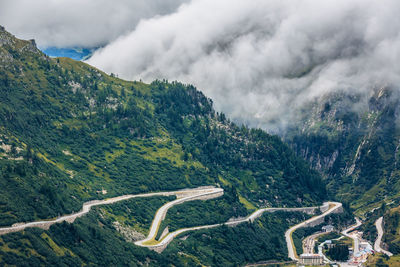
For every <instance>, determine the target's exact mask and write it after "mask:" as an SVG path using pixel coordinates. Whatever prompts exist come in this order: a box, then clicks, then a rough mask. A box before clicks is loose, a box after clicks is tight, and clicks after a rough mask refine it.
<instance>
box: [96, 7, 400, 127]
mask: <svg viewBox="0 0 400 267" xmlns="http://www.w3.org/2000/svg"><path fill="white" fill-rule="evenodd" d="M398 11H400V2H399V1H397V0H381V1H375V0H324V1H314V0H297V1H291V0H269V1H265V0H252V1H246V0H219V1H215V0H193V1H192V2H190V3H189V4H186V5H183V6H181V7H180V8H179V9H178V10H177V11H176V12H175V13H173V14H168V15H165V16H159V17H154V18H151V19H147V20H142V21H141V22H140V23H139V24H138V26H137V27H136V28H135V30H133V31H131V32H130V33H128V34H126V35H124V36H122V37H120V38H118V39H117V40H116V41H114V42H112V43H111V44H109V45H108V46H106V47H105V48H104V49H101V50H99V51H97V52H96V53H95V54H94V56H93V57H92V58H91V59H90V60H89V61H88V62H89V63H90V64H93V65H95V66H97V67H99V68H101V69H104V70H106V71H108V72H113V73H117V74H119V75H120V77H124V78H127V79H143V80H145V81H151V80H153V79H164V78H165V79H169V80H179V81H184V82H187V83H192V84H194V85H196V86H197V87H198V88H199V89H200V90H202V91H203V92H205V93H206V95H208V96H209V97H211V98H212V99H213V100H214V103H215V104H216V108H217V110H221V111H224V112H226V113H227V114H228V115H230V117H232V118H234V119H236V120H237V121H242V122H247V123H249V124H250V125H252V126H260V127H263V128H266V129H269V130H276V129H277V128H280V127H285V125H286V124H290V123H291V120H293V118H295V116H294V115H295V113H296V112H298V108H299V107H301V106H302V105H304V104H305V103H306V102H307V101H310V100H311V99H315V98H318V97H321V96H323V95H324V94H327V93H330V92H335V91H338V90H345V91H351V92H367V91H368V90H370V89H371V88H372V87H374V86H380V85H382V84H396V83H398V82H399V80H400V79H399V78H400V77H399V74H400V64H398V62H400V36H399V33H400V16H399V15H398Z"/></svg>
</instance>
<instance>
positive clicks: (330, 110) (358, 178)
mask: <svg viewBox="0 0 400 267" xmlns="http://www.w3.org/2000/svg"><path fill="white" fill-rule="evenodd" d="M399 101H400V97H399V94H398V90H396V89H394V88H391V87H382V88H377V89H375V90H372V93H371V95H370V96H367V97H366V96H365V95H358V94H356V93H354V94H349V93H338V94H335V95H328V96H326V97H325V98H324V99H322V100H321V101H320V102H319V103H313V104H310V106H309V107H307V108H305V109H304V113H303V117H302V119H301V120H300V123H299V124H298V126H297V127H293V128H292V129H290V130H289V131H288V132H287V133H286V140H288V141H289V142H290V143H291V145H292V147H293V148H294V149H295V151H296V152H297V154H298V155H300V156H302V157H303V158H305V159H307V160H308V161H309V162H310V163H311V164H312V166H313V167H314V168H315V169H317V170H319V171H321V173H323V174H324V176H325V177H326V179H327V182H328V184H329V185H328V188H329V189H330V191H332V192H334V194H335V195H336V196H337V198H338V199H339V200H341V201H345V202H349V203H351V204H352V207H353V208H355V209H358V211H357V213H358V214H363V213H365V212H367V211H368V210H370V209H372V208H374V207H379V206H380V205H381V201H385V202H390V201H392V200H394V199H397V198H399V197H400V195H399V193H400V184H399V165H398V160H399V144H400V143H399V140H400V129H399V125H398V114H399Z"/></svg>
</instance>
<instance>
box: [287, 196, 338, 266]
mask: <svg viewBox="0 0 400 267" xmlns="http://www.w3.org/2000/svg"><path fill="white" fill-rule="evenodd" d="M326 205H328V207H329V208H328V210H326V211H325V212H324V213H322V214H321V215H317V216H314V217H312V218H310V219H308V220H306V221H304V222H302V223H299V224H297V225H295V226H293V227H291V228H289V230H287V231H286V233H285V239H286V244H287V247H288V256H289V258H290V259H292V260H295V261H298V260H299V258H298V257H297V253H296V248H295V246H294V244H293V239H292V234H293V232H294V231H296V230H297V229H299V228H302V227H307V226H308V225H310V224H312V223H313V222H315V221H317V220H320V219H322V218H324V217H325V216H327V215H329V214H331V213H333V212H337V211H338V210H339V209H341V208H342V203H339V202H325V203H324V205H323V206H326Z"/></svg>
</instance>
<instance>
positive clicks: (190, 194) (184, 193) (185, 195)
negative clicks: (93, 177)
mask: <svg viewBox="0 0 400 267" xmlns="http://www.w3.org/2000/svg"><path fill="white" fill-rule="evenodd" d="M212 194H223V189H221V188H215V187H199V188H193V189H184V190H178V191H172V192H156V193H145V194H137V195H123V196H119V197H113V198H109V199H104V200H93V201H88V202H85V203H83V205H82V209H81V210H80V211H79V212H76V213H72V214H69V215H64V216H61V217H58V218H56V219H54V220H43V221H36V222H28V223H25V222H24V223H16V224H14V225H12V226H10V227H2V228H0V235H3V234H8V233H12V232H18V231H22V230H24V229H25V228H29V227H39V228H42V229H49V227H50V226H51V225H53V224H55V223H60V222H63V221H66V222H70V223H72V222H74V221H75V219H76V218H78V217H81V216H84V215H86V214H87V213H88V212H89V211H90V209H91V208H92V207H94V206H99V205H107V204H113V203H116V202H119V201H123V200H128V199H132V198H139V197H154V196H172V195H175V196H177V198H178V199H177V200H174V201H172V202H175V203H174V204H177V203H182V202H184V201H187V200H193V199H196V198H200V197H202V196H207V195H212ZM169 203H171V202H169ZM167 210H168V209H167Z"/></svg>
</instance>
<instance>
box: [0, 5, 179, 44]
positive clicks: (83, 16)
mask: <svg viewBox="0 0 400 267" xmlns="http://www.w3.org/2000/svg"><path fill="white" fill-rule="evenodd" d="M184 2H187V0H1V1H0V25H3V26H5V27H6V29H7V30H8V31H10V32H12V33H13V34H15V35H17V36H18V37H19V38H23V39H33V38H34V39H35V40H36V42H37V43H38V45H39V46H41V47H48V46H55V47H62V48H64V47H86V48H92V47H98V46H103V45H106V44H108V43H109V42H111V41H113V40H115V39H116V38H117V37H119V36H120V35H122V34H126V33H128V32H130V31H132V30H134V29H135V27H136V25H137V23H138V22H139V21H140V20H141V19H144V18H151V17H154V16H157V15H164V14H168V13H171V12H173V11H175V10H176V8H177V7H178V6H179V5H181V4H182V3H184Z"/></svg>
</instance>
